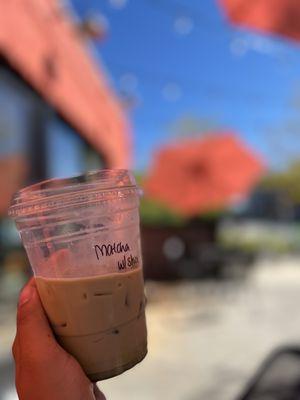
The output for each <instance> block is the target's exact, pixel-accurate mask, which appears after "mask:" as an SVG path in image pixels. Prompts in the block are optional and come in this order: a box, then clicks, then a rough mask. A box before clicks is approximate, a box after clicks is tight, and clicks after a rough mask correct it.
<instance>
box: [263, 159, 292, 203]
mask: <svg viewBox="0 0 300 400" xmlns="http://www.w3.org/2000/svg"><path fill="white" fill-rule="evenodd" d="M260 186H261V187H262V188H265V189H271V190H282V191H285V192H286V193H288V195H289V197H290V198H291V199H292V201H293V202H295V203H300V160H299V161H296V162H293V163H292V164H291V165H290V166H289V167H288V168H287V169H286V170H285V171H282V172H277V173H275V172H273V173H270V174H269V175H267V176H266V177H265V178H264V179H263V180H262V182H261V184H260Z"/></svg>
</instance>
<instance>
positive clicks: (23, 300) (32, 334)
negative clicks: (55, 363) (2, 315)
mask: <svg viewBox="0 0 300 400" xmlns="http://www.w3.org/2000/svg"><path fill="white" fill-rule="evenodd" d="M16 339H17V344H16V346H17V347H16V349H17V351H21V352H23V351H26V353H28V354H30V353H31V352H32V353H33V355H34V353H38V354H43V353H44V352H45V350H47V349H48V348H49V346H50V347H51V348H52V347H53V345H54V344H56V342H55V339H54V336H53V332H52V330H51V328H50V325H49V323H48V320H47V317H46V315H45V312H44V309H43V307H42V304H41V301H40V298H39V296H38V293H37V289H36V286H35V282H34V279H31V280H30V281H29V282H28V284H27V285H26V286H25V287H24V289H23V290H22V292H21V294H20V298H19V304H18V312H17V338H16Z"/></svg>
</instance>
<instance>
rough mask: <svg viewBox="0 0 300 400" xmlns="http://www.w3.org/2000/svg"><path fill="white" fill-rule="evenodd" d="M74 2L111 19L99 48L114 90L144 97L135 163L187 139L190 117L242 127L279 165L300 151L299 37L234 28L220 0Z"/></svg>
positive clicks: (135, 113)
mask: <svg viewBox="0 0 300 400" xmlns="http://www.w3.org/2000/svg"><path fill="white" fill-rule="evenodd" d="M72 3H73V5H74V7H75V9H76V11H77V13H79V14H80V15H86V14H88V13H89V12H91V11H94V12H101V13H102V14H103V15H104V16H105V17H106V18H107V20H108V22H109V34H108V37H107V38H106V40H105V41H103V42H102V43H98V44H96V46H97V55H98V57H99V58H101V60H102V62H103V63H104V65H105V67H106V69H107V71H108V73H109V74H110V76H111V79H112V83H113V85H114V87H115V90H117V91H118V92H121V91H124V86H125V89H126V90H127V91H128V92H130V93H132V94H133V95H134V97H135V98H137V99H138V101H137V105H136V107H134V108H133V109H132V110H131V111H130V119H131V121H132V126H133V135H134V144H135V149H134V160H135V162H134V167H135V168H136V169H145V168H147V166H148V165H149V162H150V161H151V156H152V154H153V152H154V151H155V149H157V148H158V147H159V146H160V145H161V144H162V143H166V142H168V141H171V140H175V139H176V137H178V135H177V136H176V135H175V132H174V129H171V126H174V124H175V126H176V124H178V121H180V120H182V119H183V118H184V117H188V119H193V120H196V121H197V124H198V125H199V126H202V125H203V123H202V120H203V121H208V122H209V123H210V124H211V125H212V126H216V127H218V129H219V130H226V131H227V130H232V131H235V132H237V133H238V134H239V135H240V136H241V137H242V138H243V139H244V140H245V141H246V142H247V143H248V144H249V145H250V146H252V147H253V148H254V149H256V150H257V152H259V153H260V154H262V156H263V157H264V158H265V159H266V160H267V162H268V163H269V164H270V165H271V166H272V167H278V166H282V165H284V164H285V163H286V162H287V161H288V160H290V159H291V158H297V157H298V154H299V158H300V116H298V114H299V110H300V44H299V45H295V44H293V43H291V42H289V41H284V40H279V39H275V38H271V37H268V36H264V35H257V34H255V33H254V32H250V31H247V30H242V29H238V28H236V27H231V26H230V25H229V24H228V23H227V21H225V19H224V17H223V15H222V14H221V12H220V10H219V8H218V7H217V4H216V2H215V0H211V1H207V0H206V1H201V2H199V1H197V0H189V2H188V6H187V5H186V4H187V2H185V5H183V4H184V1H183V0H140V1H133V0H127V1H125V0H123V1H121V0H106V1H101V2H100V1H99V0H72ZM116 4H119V5H121V4H123V7H119V8H118V7H116ZM176 27H177V29H176ZM180 27H181V29H182V30H183V31H184V30H185V31H186V32H181V33H180V32H179V29H180ZM188 31H189V32H188ZM297 91H298V92H299V95H298V96H297ZM295 104H296V105H297V106H298V109H297V107H296V106H295ZM298 131H299V132H298Z"/></svg>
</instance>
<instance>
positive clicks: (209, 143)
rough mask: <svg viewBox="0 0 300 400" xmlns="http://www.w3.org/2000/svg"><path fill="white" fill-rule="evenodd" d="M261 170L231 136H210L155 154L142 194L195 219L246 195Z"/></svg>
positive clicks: (255, 161)
mask: <svg viewBox="0 0 300 400" xmlns="http://www.w3.org/2000/svg"><path fill="white" fill-rule="evenodd" d="M263 170H264V167H263V164H262V163H261V161H260V160H259V159H258V158H257V157H256V156H255V155H254V154H252V152H251V151H249V150H248V149H247V148H246V147H245V146H244V145H243V144H242V143H241V142H240V141H239V140H238V139H237V138H236V137H235V136H234V135H231V134H218V135H216V134H214V135H209V136H207V137H206V138H204V139H197V140H195V139H193V140H188V141H183V142H181V143H177V144H174V145H169V146H166V147H165V148H162V149H161V150H160V151H158V152H157V154H156V155H155V158H154V163H153V165H152V168H151V169H150V173H149V175H148V177H147V178H146V180H145V183H144V189H145V194H146V196H148V197H149V198H152V199H154V200H156V201H159V202H160V203H162V204H164V205H165V206H167V207H169V208H170V209H172V210H174V211H176V212H178V213H180V214H182V215H186V216H196V215H198V214H200V213H201V212H206V211H210V210H215V209H220V208H224V207H226V206H228V205H229V204H230V203H232V202H234V201H236V200H238V199H242V198H245V197H246V196H248V194H249V192H250V190H251V189H252V188H253V185H254V184H255V183H256V182H257V181H258V179H259V178H260V176H261V175H262V172H263Z"/></svg>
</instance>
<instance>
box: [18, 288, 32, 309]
mask: <svg viewBox="0 0 300 400" xmlns="http://www.w3.org/2000/svg"><path fill="white" fill-rule="evenodd" d="M32 293H33V288H32V286H31V285H26V286H25V287H24V289H23V290H22V292H21V294H20V297H19V306H23V305H24V304H26V303H28V302H29V301H30V299H31V297H32Z"/></svg>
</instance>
